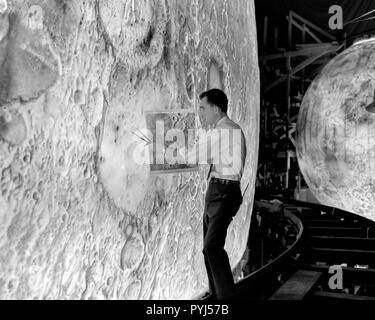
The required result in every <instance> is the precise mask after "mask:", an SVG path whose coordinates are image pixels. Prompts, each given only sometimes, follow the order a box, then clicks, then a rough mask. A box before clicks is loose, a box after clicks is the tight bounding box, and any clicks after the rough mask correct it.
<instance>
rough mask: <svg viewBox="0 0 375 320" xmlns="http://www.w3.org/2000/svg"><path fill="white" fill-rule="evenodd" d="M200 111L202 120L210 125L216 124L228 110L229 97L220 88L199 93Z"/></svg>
mask: <svg viewBox="0 0 375 320" xmlns="http://www.w3.org/2000/svg"><path fill="white" fill-rule="evenodd" d="M199 99H200V107H199V113H200V116H201V118H202V122H203V123H204V124H205V125H207V126H209V125H213V124H215V123H216V122H217V121H219V120H220V119H221V118H222V117H223V116H224V115H226V113H227V110H228V98H227V96H226V94H225V93H224V92H223V91H221V90H220V89H211V90H208V91H205V92H202V93H201V94H200V95H199Z"/></svg>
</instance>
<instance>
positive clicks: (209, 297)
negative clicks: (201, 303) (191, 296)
mask: <svg viewBox="0 0 375 320" xmlns="http://www.w3.org/2000/svg"><path fill="white" fill-rule="evenodd" d="M199 300H208V301H212V300H217V297H216V294H215V293H214V292H208V291H207V292H205V294H204V295H203V296H202V297H201V298H200V299H199Z"/></svg>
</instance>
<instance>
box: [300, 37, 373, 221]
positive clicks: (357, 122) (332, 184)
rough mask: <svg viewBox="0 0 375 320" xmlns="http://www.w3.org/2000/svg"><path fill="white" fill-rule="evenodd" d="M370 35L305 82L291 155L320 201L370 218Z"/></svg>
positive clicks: (371, 195)
mask: <svg viewBox="0 0 375 320" xmlns="http://www.w3.org/2000/svg"><path fill="white" fill-rule="evenodd" d="M374 49H375V41H374V40H373V39H370V40H367V41H362V42H359V43H357V44H354V45H353V46H351V47H350V48H348V49H346V50H345V51H343V52H342V53H341V54H339V55H338V56H336V57H335V58H334V59H333V60H332V61H330V62H329V63H328V64H327V65H326V66H325V67H324V68H323V70H322V71H321V73H320V74H319V76H318V77H317V78H316V79H315V80H314V81H313V83H312V84H311V86H310V87H309V89H308V91H307V93H306V95H305V97H304V99H303V102H302V105H301V108H300V111H299V117H298V123H297V157H298V162H299V166H300V169H301V171H302V173H303V175H304V178H305V180H306V182H307V184H308V186H309V187H310V189H311V191H312V193H313V194H314V195H315V197H316V198H317V199H318V200H319V201H320V202H321V203H323V204H325V205H329V206H333V207H337V208H340V209H343V210H347V211H351V212H353V213H356V214H359V215H362V216H365V217H367V218H370V219H372V220H374V219H375V213H374V212H375V114H373V113H370V112H368V111H367V109H366V108H367V107H368V106H370V105H371V104H372V103H373V102H374V90H375V50H374Z"/></svg>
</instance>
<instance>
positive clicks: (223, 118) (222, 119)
mask: <svg viewBox="0 0 375 320" xmlns="http://www.w3.org/2000/svg"><path fill="white" fill-rule="evenodd" d="M227 118H228V116H227V115H225V116H224V117H222V118H221V119H220V120H219V121H218V122H217V123H216V125H215V128H216V127H217V126H218V125H219V124H220V123H222V122H223V121H224V120H225V119H227Z"/></svg>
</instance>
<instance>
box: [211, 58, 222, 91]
mask: <svg viewBox="0 0 375 320" xmlns="http://www.w3.org/2000/svg"><path fill="white" fill-rule="evenodd" d="M213 88H217V89H221V90H224V71H223V68H222V66H221V65H220V64H219V63H218V62H217V61H216V59H214V58H211V60H210V65H209V68H208V78H207V89H213Z"/></svg>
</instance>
